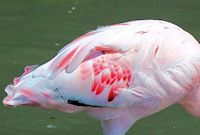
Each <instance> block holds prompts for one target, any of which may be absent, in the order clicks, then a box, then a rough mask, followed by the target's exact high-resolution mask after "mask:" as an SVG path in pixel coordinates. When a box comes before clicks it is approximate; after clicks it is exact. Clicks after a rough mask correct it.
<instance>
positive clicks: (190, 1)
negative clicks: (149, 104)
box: [0, 0, 200, 135]
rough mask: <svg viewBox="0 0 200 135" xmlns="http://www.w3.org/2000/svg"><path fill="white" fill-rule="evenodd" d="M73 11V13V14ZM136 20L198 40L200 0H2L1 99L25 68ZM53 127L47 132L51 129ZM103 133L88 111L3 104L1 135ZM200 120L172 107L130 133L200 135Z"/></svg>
mask: <svg viewBox="0 0 200 135" xmlns="http://www.w3.org/2000/svg"><path fill="white" fill-rule="evenodd" d="M74 9H75V10H74ZM135 19H163V20H167V21H170V22H173V23H175V24H177V25H179V26H181V27H182V28H184V29H185V30H187V31H189V32H190V33H191V34H193V35H194V36H195V37H196V39H200V29H199V26H200V0H0V88H1V91H0V94H1V95H0V99H1V100H2V98H3V97H4V96H5V92H4V87H5V86H6V85H7V84H9V83H10V82H11V81H12V79H13V78H14V77H15V76H19V75H20V74H21V73H22V71H23V68H24V67H25V66H26V65H32V64H42V63H44V62H46V61H48V60H49V59H50V58H52V56H53V55H54V54H56V52H57V51H58V50H59V49H60V48H61V47H62V46H64V45H65V44H66V43H68V42H70V41H71V40H72V39H74V38H76V37H77V36H79V35H81V34H83V33H85V32H87V31H89V30H91V29H95V28H97V27H98V26H102V25H107V24H113V23H119V22H124V21H129V20H135ZM49 124H51V125H54V126H55V128H48V127H46V126H47V125H49ZM13 134H14V135H101V134H102V131H101V127H100V123H98V121H97V120H95V119H92V118H90V117H89V116H87V115H86V114H84V113H78V114H66V113H62V112H59V111H51V110H42V109H38V108H31V107H18V108H15V109H13V108H11V107H3V105H2V104H0V135H13ZM199 134H200V119H198V118H195V117H192V116H191V115H189V114H188V113H186V112H185V111H184V110H183V109H181V108H180V107H179V106H178V105H174V106H172V107H170V108H168V109H166V110H164V111H162V112H160V113H157V114H155V115H153V116H151V117H148V118H145V119H142V120H140V121H138V122H137V123H136V124H135V126H134V127H132V128H131V130H129V132H128V135H199Z"/></svg>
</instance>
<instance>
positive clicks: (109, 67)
mask: <svg viewBox="0 0 200 135" xmlns="http://www.w3.org/2000/svg"><path fill="white" fill-rule="evenodd" d="M199 84H200V45H199V43H198V41H197V40H195V38H194V37H193V36H192V35H191V34H189V33H188V32H186V31H184V30H183V29H181V28H180V27H178V26H176V25H174V24H172V23H169V22H166V21H162V20H136V21H130V22H125V23H120V24H114V25H110V26H105V27H100V28H98V29H97V30H94V31H90V32H88V33H86V34H84V35H82V36H80V37H78V38H77V39H75V40H73V41H72V42H71V43H69V44H68V45H66V46H65V47H64V48H62V49H61V50H60V51H59V52H58V53H57V55H56V56H55V57H54V58H53V59H51V60H50V61H48V62H47V63H45V64H43V65H41V66H38V65H33V66H27V67H26V68H25V71H24V73H23V74H22V75H21V76H20V77H18V78H15V79H14V81H13V83H12V84H10V85H8V86H7V87H6V88H5V92H6V93H7V96H6V97H5V98H4V100H3V104H4V105H5V106H7V105H11V106H20V105H27V106H35V107H41V108H45V109H57V110H60V111H63V112H68V113H74V112H80V111H83V112H86V113H88V114H89V115H91V116H92V117H94V118H96V119H98V120H99V121H100V122H101V125H102V129H103V134H104V135H125V134H126V132H127V131H128V130H129V129H130V128H131V127H132V125H133V124H134V123H135V122H136V121H137V120H139V119H142V118H144V117H147V116H149V115H151V114H154V113H156V112H159V111H161V110H163V109H165V108H167V107H168V106H170V105H172V104H175V103H179V104H180V105H181V106H182V107H183V108H185V110H187V111H188V112H190V113H191V114H192V115H194V116H197V117H199V116H200V86H199Z"/></svg>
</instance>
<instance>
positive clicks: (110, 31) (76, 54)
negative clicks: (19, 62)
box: [43, 25, 132, 79]
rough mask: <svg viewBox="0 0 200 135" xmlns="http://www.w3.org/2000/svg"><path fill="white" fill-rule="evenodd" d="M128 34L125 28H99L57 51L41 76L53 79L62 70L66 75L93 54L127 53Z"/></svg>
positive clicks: (129, 45) (129, 43) (129, 44)
mask: <svg viewBox="0 0 200 135" xmlns="http://www.w3.org/2000/svg"><path fill="white" fill-rule="evenodd" d="M113 27H115V28H113ZM116 27H118V28H116ZM127 27H128V25H127ZM128 32H129V31H128V29H127V28H124V27H120V26H111V27H105V28H99V29H97V30H95V31H91V32H88V33H86V34H85V35H82V36H80V37H79V38H77V39H75V40H74V41H72V42H71V43H69V44H68V45H67V46H66V47H64V48H63V49H61V51H59V53H58V54H57V55H56V56H55V57H54V58H53V59H52V61H51V64H50V66H49V67H48V68H47V70H46V73H45V74H44V75H43V76H46V77H48V78H51V79H53V78H54V77H56V76H57V75H58V74H59V73H60V72H62V71H63V70H64V69H66V72H68V73H70V72H73V71H74V70H75V69H76V68H77V67H78V66H79V64H80V63H81V62H82V61H84V60H85V58H86V57H88V56H89V55H91V54H94V52H95V53H97V54H98V53H99V52H106V53H112V52H126V51H128V50H129V49H130V48H131V47H132V44H131V42H130V41H132V40H131V37H130V36H128V35H130V34H128ZM119 37H120V38H119ZM121 39H123V41H122V40H121ZM128 41H129V42H128ZM93 56H95V55H93Z"/></svg>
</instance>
